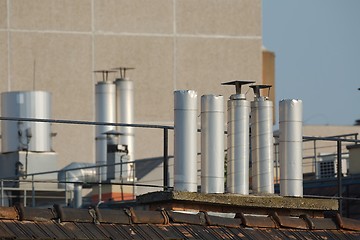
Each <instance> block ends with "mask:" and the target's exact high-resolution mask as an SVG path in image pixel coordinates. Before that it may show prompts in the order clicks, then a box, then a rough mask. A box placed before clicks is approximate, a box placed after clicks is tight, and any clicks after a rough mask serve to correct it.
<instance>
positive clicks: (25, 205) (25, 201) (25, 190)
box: [24, 189, 27, 207]
mask: <svg viewBox="0 0 360 240" xmlns="http://www.w3.org/2000/svg"><path fill="white" fill-rule="evenodd" d="M26 197H27V196H26V189H24V207H26V204H27V203H26Z"/></svg>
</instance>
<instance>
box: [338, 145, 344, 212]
mask: <svg viewBox="0 0 360 240" xmlns="http://www.w3.org/2000/svg"><path fill="white" fill-rule="evenodd" d="M337 180H338V196H339V214H340V216H342V212H343V211H342V152H341V140H337Z"/></svg>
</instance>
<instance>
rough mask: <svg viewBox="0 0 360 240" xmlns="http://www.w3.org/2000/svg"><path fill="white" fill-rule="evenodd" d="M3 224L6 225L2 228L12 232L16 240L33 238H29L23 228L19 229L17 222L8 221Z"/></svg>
mask: <svg viewBox="0 0 360 240" xmlns="http://www.w3.org/2000/svg"><path fill="white" fill-rule="evenodd" d="M2 223H4V225H2V227H4V228H5V229H7V230H8V232H10V233H11V234H13V235H15V239H29V238H31V236H29V235H28V234H27V233H26V232H24V230H23V229H22V228H21V227H19V224H18V223H17V221H11V220H7V221H2Z"/></svg>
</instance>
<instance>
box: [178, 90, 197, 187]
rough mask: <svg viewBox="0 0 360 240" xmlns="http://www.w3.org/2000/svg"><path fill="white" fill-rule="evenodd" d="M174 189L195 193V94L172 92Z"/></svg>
mask: <svg viewBox="0 0 360 240" xmlns="http://www.w3.org/2000/svg"><path fill="white" fill-rule="evenodd" d="M174 128H175V129H174V134H175V137H174V189H175V190H176V191H187V192H197V136H196V134H197V92H196V91H193V90H178V91H175V92H174Z"/></svg>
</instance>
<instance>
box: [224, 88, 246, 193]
mask: <svg viewBox="0 0 360 240" xmlns="http://www.w3.org/2000/svg"><path fill="white" fill-rule="evenodd" d="M249 121H250V102H249V101H247V100H246V98H245V95H244V94H234V95H231V97H230V99H229V101H228V124H227V134H228V135H227V181H226V186H227V192H229V193H237V194H244V195H247V194H249V128H250V126H249Z"/></svg>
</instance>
